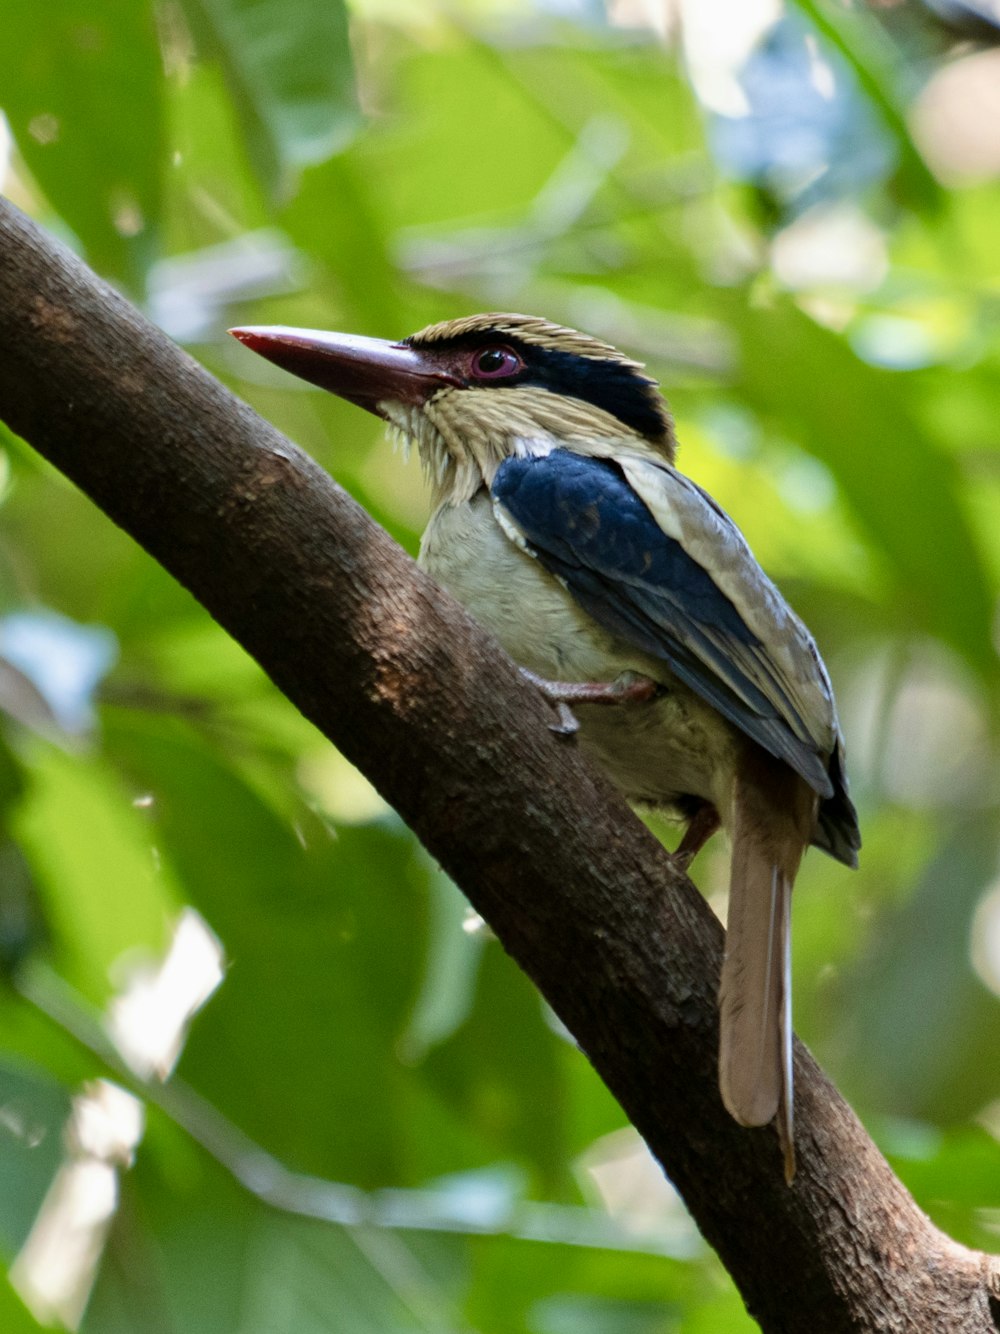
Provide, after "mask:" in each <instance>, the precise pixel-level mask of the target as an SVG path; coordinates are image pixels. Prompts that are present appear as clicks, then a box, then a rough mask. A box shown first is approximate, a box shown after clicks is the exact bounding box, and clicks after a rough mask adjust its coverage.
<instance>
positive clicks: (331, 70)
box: [182, 0, 359, 199]
mask: <svg viewBox="0 0 1000 1334" xmlns="http://www.w3.org/2000/svg"><path fill="white" fill-rule="evenodd" d="M182 3H183V8H184V11H185V13H186V14H187V17H188V21H189V22H190V24H191V27H192V29H193V30H194V33H195V35H196V37H197V38H198V40H199V42H200V43H201V44H202V46H203V48H204V51H205V54H206V55H209V56H211V57H213V58H214V59H216V60H217V61H218V62H219V65H220V67H221V69H222V71H223V74H224V76H225V79H226V83H227V84H228V87H229V93H230V96H231V98H232V101H233V105H234V107H235V109H236V113H237V115H238V117H239V121H240V124H241V127H242V131H243V135H244V139H245V142H246V147H247V152H248V154H249V157H250V161H251V163H252V164H253V168H254V171H255V172H256V174H257V177H258V179H259V180H260V183H261V185H262V186H263V188H264V190H265V191H266V193H267V194H268V195H270V196H271V197H272V198H277V199H280V198H285V197H287V196H288V195H289V194H290V193H291V189H290V187H291V185H292V182H293V178H294V174H295V173H296V172H297V169H298V168H301V167H303V166H307V165H309V164H311V163H316V162H322V161H324V160H325V159H326V158H328V157H331V156H332V155H333V154H334V153H336V152H338V151H339V150H340V149H341V148H343V147H344V145H345V144H346V143H347V142H348V140H349V139H350V137H351V136H352V135H353V134H354V132H355V131H356V129H357V127H358V124H359V116H358V111H357V105H356V101H355V96H354V86H353V67H352V63H351V52H350V46H349V43H348V32H347V12H346V9H345V7H344V3H343V0H284V2H283V3H281V4H278V3H275V0H182Z"/></svg>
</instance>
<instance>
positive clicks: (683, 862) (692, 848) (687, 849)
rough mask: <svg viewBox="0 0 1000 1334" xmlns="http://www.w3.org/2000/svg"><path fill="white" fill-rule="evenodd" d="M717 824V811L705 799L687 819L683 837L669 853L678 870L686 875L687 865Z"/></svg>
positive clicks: (715, 828) (710, 835) (717, 826)
mask: <svg viewBox="0 0 1000 1334" xmlns="http://www.w3.org/2000/svg"><path fill="white" fill-rule="evenodd" d="M719 824H720V820H719V812H718V811H717V810H716V809H715V807H714V806H713V805H712V803H711V802H710V801H706V802H704V803H703V804H702V805H701V806H699V807H698V809H697V810H696V811H695V813H694V815H693V816H692V817H691V819H690V820H689V821H688V826H687V828H686V829H685V830H684V837H683V838H682V839H681V841H680V843H678V845H677V848H676V850H675V851H674V852H673V853H672V854H671V859H672V861H673V863H674V865H675V866H676V867H677V869H678V871H680V872H682V874H684V875H687V871H688V867H689V866H690V865H691V863H692V862H693V861H694V859H695V857H697V855H698V853H699V852H700V851H701V850H702V848H703V847H704V846H705V844H706V843H707V842H708V840H709V839H710V838H711V837H712V835H713V834H714V833H715V831H716V830H717V829H718V828H719Z"/></svg>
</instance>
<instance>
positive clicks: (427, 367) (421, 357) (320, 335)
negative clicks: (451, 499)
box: [229, 325, 460, 417]
mask: <svg viewBox="0 0 1000 1334" xmlns="http://www.w3.org/2000/svg"><path fill="white" fill-rule="evenodd" d="M229 332H230V333H231V334H232V335H233V337H234V338H238V339H239V340H240V342H241V343H246V345H247V347H249V348H250V349H251V351H253V352H258V353H260V355H261V356H262V357H266V358H267V359H268V361H273V362H274V364H275V365H276V366H281V367H282V369H283V370H286V371H291V372H292V374H293V375H298V376H299V377H300V378H301V379H303V380H308V381H309V383H310V384H315V385H319V387H320V388H321V389H328V390H329V391H330V393H331V394H338V395H339V396H340V397H341V398H346V399H348V400H349V401H350V402H351V403H356V404H357V405H358V407H361V408H367V409H368V411H369V412H374V413H375V414H376V416H379V417H382V416H384V415H385V414H384V412H382V411H381V409H380V406H379V405H380V404H381V403H385V402H396V403H406V404H410V405H412V406H415V407H420V406H422V405H423V404H424V403H426V402H427V400H428V399H429V398H430V397H431V395H432V394H434V393H435V392H436V391H437V390H438V389H442V388H443V387H444V386H445V385H457V384H459V383H460V381H458V380H456V378H455V377H454V376H453V375H451V374H449V373H448V372H447V371H446V370H444V369H443V368H442V367H441V366H440V365H438V364H436V363H435V362H434V361H432V360H431V358H430V357H429V356H428V355H427V353H425V352H419V351H416V350H414V349H413V348H411V347H407V346H406V345H405V344H403V343H389V342H386V341H385V340H384V339H381V338H361V337H358V336H357V335H355V334H338V333H324V332H323V330H321V329H286V328H284V327H283V326H282V325H251V326H248V327H247V328H242V329H230V330H229Z"/></svg>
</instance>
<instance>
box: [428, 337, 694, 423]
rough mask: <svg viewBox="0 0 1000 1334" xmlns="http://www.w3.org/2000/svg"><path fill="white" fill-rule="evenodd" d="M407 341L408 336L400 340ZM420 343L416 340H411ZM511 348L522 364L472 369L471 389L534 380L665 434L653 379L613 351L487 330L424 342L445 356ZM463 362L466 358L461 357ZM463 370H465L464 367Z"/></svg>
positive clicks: (665, 414) (664, 418)
mask: <svg viewBox="0 0 1000 1334" xmlns="http://www.w3.org/2000/svg"><path fill="white" fill-rule="evenodd" d="M405 341H407V342H408V341H409V340H405ZM415 345H416V346H420V344H419V343H417V344H415ZM494 348H495V349H497V350H498V351H499V350H507V351H509V352H513V353H514V354H515V355H516V356H517V357H519V358H520V360H521V362H522V363H523V364H522V366H521V367H520V368H519V369H517V370H515V371H513V372H512V373H511V374H509V375H505V374H497V373H496V372H494V373H493V374H490V373H489V372H488V371H487V372H485V373H482V372H481V373H480V374H478V375H474V376H473V377H472V378H471V379H470V384H472V385H474V386H475V388H476V389H488V388H494V387H495V388H497V389H502V388H505V387H510V386H511V385H534V386H536V387H537V388H539V389H547V390H549V391H550V393H553V394H566V395H568V396H569V397H571V398H578V399H581V400H582V401H583V402H585V403H590V404H592V405H593V406H594V407H595V408H600V409H601V410H602V411H603V412H607V413H608V414H609V415H610V416H612V417H616V418H617V419H618V421H620V422H621V423H622V424H623V425H625V426H627V427H628V428H629V429H630V430H632V431H635V432H637V433H638V434H639V435H641V436H645V438H646V439H647V440H650V441H652V442H654V443H657V444H659V443H662V442H663V440H664V438H669V437H670V434H671V426H670V415H669V413H668V411H667V406H666V404H665V403H664V401H663V399H662V398H661V396H660V393H659V391H658V389H657V387H656V385H655V384H654V383H653V382H652V381H651V380H650V379H648V378H647V377H646V376H645V375H643V373H642V371H640V370H638V369H637V368H636V367H634V366H632V365H630V364H629V363H628V362H622V361H618V360H617V359H615V358H614V357H610V356H609V357H585V356H582V355H581V354H580V353H578V352H564V351H561V350H560V349H558V348H554V347H543V346H540V345H539V344H536V343H529V342H527V341H524V340H522V339H520V338H518V337H517V335H516V333H513V332H511V333H508V332H507V331H506V330H503V331H501V330H499V329H498V330H497V331H496V334H495V335H494V336H493V337H491V335H490V332H489V330H479V331H478V332H475V333H464V334H461V335H460V336H459V337H457V338H442V339H440V340H436V341H435V342H433V343H431V344H428V351H433V352H434V353H437V354H439V355H441V356H442V357H446V356H447V355H448V353H453V354H456V355H461V354H463V353H464V355H465V356H469V354H470V353H472V354H473V356H474V354H475V353H476V352H477V351H480V350H481V351H482V352H484V353H485V352H487V351H492V350H493V349H494ZM465 365H466V367H468V366H470V365H471V363H470V362H469V361H466V363H465ZM465 374H466V375H468V371H466V372H465Z"/></svg>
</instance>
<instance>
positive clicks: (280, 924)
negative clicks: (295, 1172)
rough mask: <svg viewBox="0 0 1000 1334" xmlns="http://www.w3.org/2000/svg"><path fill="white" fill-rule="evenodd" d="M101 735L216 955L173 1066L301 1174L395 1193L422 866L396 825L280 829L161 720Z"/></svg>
mask: <svg viewBox="0 0 1000 1334" xmlns="http://www.w3.org/2000/svg"><path fill="white" fill-rule="evenodd" d="M107 736H108V744H109V746H110V748H111V749H112V751H113V753H114V754H115V755H116V756H117V757H118V759H119V762H120V763H121V764H122V765H123V767H125V768H126V770H127V772H129V773H131V774H132V775H133V776H134V778H135V781H137V782H139V783H141V784H142V787H143V789H144V790H146V791H148V792H149V793H150V795H151V797H152V804H151V806H150V808H149V813H150V817H151V820H152V822H153V828H154V830H155V836H156V839H157V844H158V847H159V848H160V850H161V853H162V855H163V857H164V859H165V861H166V862H167V864H168V865H169V866H170V867H171V869H172V870H173V872H174V874H175V875H176V878H177V881H178V883H179V885H180V887H181V892H182V893H183V895H184V897H185V899H186V900H188V901H189V902H191V903H193V904H194V905H195V907H197V908H198V910H199V911H200V912H201V913H202V914H203V916H204V917H205V918H206V920H207V921H208V923H209V925H210V926H211V927H212V928H213V930H215V931H216V932H217V933H218V935H219V936H220V938H221V940H222V942H223V945H224V947H225V950H226V954H227V957H228V959H229V960H230V961H231V967H230V970H229V972H228V975H227V977H226V980H225V981H224V982H223V984H222V986H221V987H220V989H219V991H218V992H217V993H216V995H215V996H214V997H213V998H212V1001H211V1003H210V1004H209V1005H208V1006H207V1007H206V1009H205V1010H204V1012H203V1013H202V1014H201V1015H200V1016H199V1018H198V1021H197V1022H196V1024H195V1025H194V1028H193V1030H192V1033H191V1035H190V1038H189V1041H188V1046H187V1048H186V1050H185V1053H184V1056H183V1058H182V1062H181V1067H180V1068H181V1073H182V1074H183V1075H184V1077H185V1078H186V1079H187V1080H188V1081H189V1082H190V1083H192V1084H194V1085H195V1086H196V1087H197V1088H198V1090H199V1092H200V1093H202V1094H203V1095H204V1096H206V1097H207V1098H209V1099H210V1100H211V1101H212V1102H214V1103H215V1104H216V1106H218V1107H219V1108H220V1109H221V1110H222V1111H224V1112H225V1113H226V1114H227V1115H228V1116H230V1117H231V1118H232V1119H233V1120H234V1121H235V1122H236V1123H237V1124H238V1125H240V1126H241V1128H242V1129H243V1130H245V1131H246V1132H247V1133H249V1134H250V1135H252V1136H254V1137H255V1138H257V1139H258V1140H259V1141H260V1142H261V1143H263V1144H264V1145H265V1146H266V1147H267V1148H268V1149H269V1150H270V1151H271V1152H273V1153H277V1154H278V1155H280V1156H282V1157H283V1158H284V1159H285V1161H287V1162H288V1163H289V1164H290V1165H293V1166H295V1167H296V1168H298V1169H299V1170H304V1171H312V1172H317V1173H320V1174H323V1175H325V1176H330V1177H336V1178H343V1179H345V1180H350V1181H353V1182H355V1183H357V1184H359V1185H365V1186H372V1185H384V1184H385V1185H389V1184H398V1183H399V1182H400V1181H401V1180H403V1179H405V1176H406V1169H405V1165H404V1162H403V1161H402V1156H403V1152H404V1147H405V1144H406V1129H407V1128H406V1125H405V1123H404V1121H403V1120H402V1118H401V1109H400V1106H399V1099H400V1098H401V1097H402V1096H403V1086H405V1084H406V1083H407V1080H408V1077H409V1076H408V1072H407V1071H406V1070H403V1069H401V1068H400V1066H399V1064H398V1062H397V1059H396V1054H395V1045H396V1042H397V1040H398V1038H399V1035H400V1033H401V1032H402V1030H403V1028H404V1027H405V1024H406V1021H407V1018H408V1015H409V1012H410V1007H411V1005H412V1000H413V996H414V994H415V992H416V989H417V986H418V978H419V970H420V968H421V964H422V958H423V951H424V943H425V938H426V937H425V928H424V924H423V923H424V915H425V908H424V903H425V895H426V888H425V882H426V876H427V874H428V869H427V863H426V859H424V858H422V857H420V856H418V854H417V849H416V847H415V845H414V842H413V840H412V838H411V837H410V836H409V835H408V834H407V833H406V832H405V831H403V830H402V829H401V828H399V827H398V826H397V827H396V828H391V827H387V826H385V825H382V826H373V827H358V828H342V829H339V830H337V831H336V832H335V833H334V832H332V831H330V830H328V829H327V828H326V827H325V826H324V825H323V824H321V823H320V822H319V821H318V820H316V819H315V818H313V817H311V816H310V813H309V812H308V811H307V810H305V809H301V810H300V812H299V815H298V818H297V828H296V827H293V824H292V821H291V819H288V818H285V817H284V816H283V815H282V814H281V813H280V812H279V811H278V810H276V809H275V808H274V807H273V806H272V805H270V804H269V802H268V801H267V800H265V798H264V797H262V796H261V795H260V793H259V792H258V791H256V790H254V789H253V788H251V787H250V786H249V784H248V783H247V782H246V781H245V780H244V779H243V778H242V777H241V775H240V774H238V773H237V772H235V771H234V770H233V769H232V768H231V767H230V766H229V765H228V764H227V763H226V762H225V760H224V759H223V758H222V757H221V756H220V755H219V754H217V753H215V752H213V750H212V749H211V748H210V747H209V746H208V745H206V744H204V743H203V742H202V741H200V740H199V739H198V738H197V737H195V736H194V735H193V734H191V733H189V732H187V731H186V729H184V728H181V727H179V726H175V725H172V724H171V722H170V721H169V720H168V721H163V720H154V719H144V718H142V717H141V716H133V715H131V714H128V715H125V714H122V715H121V716H118V717H115V718H114V719H109V722H108V726H107ZM223 1053H224V1059H223ZM373 1087H377V1088H378V1090H379V1094H378V1096H377V1097H373V1095H372V1089H373Z"/></svg>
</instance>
